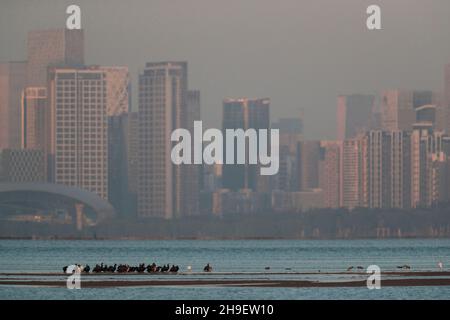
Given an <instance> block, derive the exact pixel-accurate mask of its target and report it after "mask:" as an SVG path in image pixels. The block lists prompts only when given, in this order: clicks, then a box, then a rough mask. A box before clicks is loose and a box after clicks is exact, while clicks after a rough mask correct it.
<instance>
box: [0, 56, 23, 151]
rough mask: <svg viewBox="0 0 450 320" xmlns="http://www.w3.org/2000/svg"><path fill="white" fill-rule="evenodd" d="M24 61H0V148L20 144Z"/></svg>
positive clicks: (14, 147) (18, 145) (14, 146)
mask: <svg viewBox="0 0 450 320" xmlns="http://www.w3.org/2000/svg"><path fill="white" fill-rule="evenodd" d="M25 85H26V62H6V63H0V150H1V149H5V148H12V149H17V148H19V147H20V146H21V140H22V137H21V129H20V128H21V125H20V124H21V118H22V115H21V96H22V91H23V89H24V88H25Z"/></svg>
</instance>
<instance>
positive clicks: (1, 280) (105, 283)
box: [0, 271, 450, 288]
mask: <svg viewBox="0 0 450 320" xmlns="http://www.w3.org/2000/svg"><path fill="white" fill-rule="evenodd" d="M383 274H384V275H386V276H391V277H390V278H388V279H383V278H382V279H381V286H385V287H419V286H450V271H406V272H396V271H390V272H389V271H388V272H384V273H383ZM154 275H157V276H164V278H166V279H161V278H157V279H151V278H152V276H154ZM189 275H191V276H192V275H193V276H199V278H196V279H180V278H179V277H180V276H181V277H183V276H189ZM211 275H213V276H217V275H228V276H230V275H241V276H242V275H261V276H270V275H315V276H318V277H319V280H304V279H298V280H297V279H268V278H264V279H245V278H244V279H243V278H238V279H233V278H222V279H215V278H208V276H211ZM329 275H337V276H339V275H341V276H342V275H344V276H361V277H364V279H357V280H349V279H347V280H324V281H322V280H320V276H329ZM18 276H19V277H20V276H22V277H30V278H24V279H20V278H14V277H18ZM68 276H69V275H68V274H64V273H0V287H1V286H15V287H20V286H37V287H57V288H65V287H66V285H67V284H66V281H67V277H68ZM81 276H82V279H83V278H84V279H86V277H87V278H88V279H87V280H84V281H82V282H81V286H82V287H84V288H117V287H164V286H178V287H193V286H194V287H195V286H202V287H259V288H348V287H352V288H355V287H366V286H367V280H366V279H365V277H367V276H368V274H366V273H363V272H272V273H270V272H259V273H258V272H248V273H243V272H222V273H221V272H216V273H177V274H174V273H172V274H171V273H166V274H164V273H155V274H148V273H132V274H117V273H115V274H113V273H98V274H95V273H89V274H82V275H81ZM91 276H94V277H95V276H97V277H108V278H107V279H98V278H97V279H89V278H90V277H91ZM116 276H117V278H115V277H116ZM135 276H144V277H145V276H148V277H149V278H148V279H142V278H138V279H136V278H135ZM202 276H204V277H202ZM8 277H11V278H8ZM34 277H37V278H34ZM39 277H50V278H52V277H54V278H57V279H40V278H39ZM61 277H63V279H61ZM33 278H34V279H33ZM133 278H135V279H133Z"/></svg>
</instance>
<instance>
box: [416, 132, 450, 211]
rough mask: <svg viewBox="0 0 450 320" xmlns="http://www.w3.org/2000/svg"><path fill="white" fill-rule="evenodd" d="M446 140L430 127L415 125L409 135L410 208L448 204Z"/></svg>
mask: <svg viewBox="0 0 450 320" xmlns="http://www.w3.org/2000/svg"><path fill="white" fill-rule="evenodd" d="M448 141H449V140H448V137H447V136H446V135H445V134H444V133H443V132H439V131H434V130H433V128H432V126H431V125H430V124H418V125H416V126H415V127H414V130H413V132H412V134H411V207H413V208H416V207H429V206H431V205H434V204H436V203H438V202H440V201H448V192H445V193H446V194H443V193H442V188H441V186H442V185H445V184H446V182H445V181H446V180H447V179H448V176H447V175H446V170H445V168H446V166H448V156H449V154H448V153H447V152H448V151H449V149H448Z"/></svg>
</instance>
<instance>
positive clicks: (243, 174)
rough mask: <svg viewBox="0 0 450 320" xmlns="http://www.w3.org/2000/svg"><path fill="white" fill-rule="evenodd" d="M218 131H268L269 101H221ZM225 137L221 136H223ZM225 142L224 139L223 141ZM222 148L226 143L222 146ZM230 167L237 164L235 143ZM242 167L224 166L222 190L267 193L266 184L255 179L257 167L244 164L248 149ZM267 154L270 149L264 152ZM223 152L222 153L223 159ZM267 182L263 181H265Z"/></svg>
mask: <svg viewBox="0 0 450 320" xmlns="http://www.w3.org/2000/svg"><path fill="white" fill-rule="evenodd" d="M222 128H223V131H224V133H225V131H226V129H242V130H244V131H245V130H247V129H250V128H251V129H256V130H258V129H267V130H268V129H269V128H270V99H268V98H264V99H248V98H241V99H225V100H224V101H223V118H222ZM224 137H225V134H224ZM225 140H226V139H225ZM224 145H226V141H225V143H224ZM234 145H235V150H234V157H235V159H234V163H237V144H236V143H235V144H234ZM246 147H247V149H246V150H245V153H246V159H247V161H246V163H245V164H224V166H223V187H224V188H226V189H230V190H235V191H237V190H240V189H252V190H254V191H258V190H257V189H260V190H261V189H267V188H266V187H267V186H263V185H264V184H266V180H267V179H264V178H261V176H260V175H259V165H257V164H249V163H248V146H247V143H246ZM268 149H269V150H270V147H269V148H268ZM225 157H226V152H224V159H225ZM265 178H267V177H265Z"/></svg>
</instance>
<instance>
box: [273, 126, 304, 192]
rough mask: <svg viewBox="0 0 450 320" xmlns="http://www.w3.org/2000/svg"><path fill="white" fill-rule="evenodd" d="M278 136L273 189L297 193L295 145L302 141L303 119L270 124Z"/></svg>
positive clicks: (297, 176)
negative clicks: (276, 163)
mask: <svg viewBox="0 0 450 320" xmlns="http://www.w3.org/2000/svg"><path fill="white" fill-rule="evenodd" d="M272 129H278V130H279V134H280V154H279V157H280V166H279V170H278V173H277V174H276V175H275V176H274V179H273V180H274V181H273V182H274V186H273V187H274V189H275V190H282V191H287V192H289V191H299V190H300V189H299V188H300V182H299V172H298V170H299V160H298V157H297V145H298V143H299V142H301V141H302V140H303V119H302V118H285V119H280V120H279V121H278V122H276V123H273V124H272Z"/></svg>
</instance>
